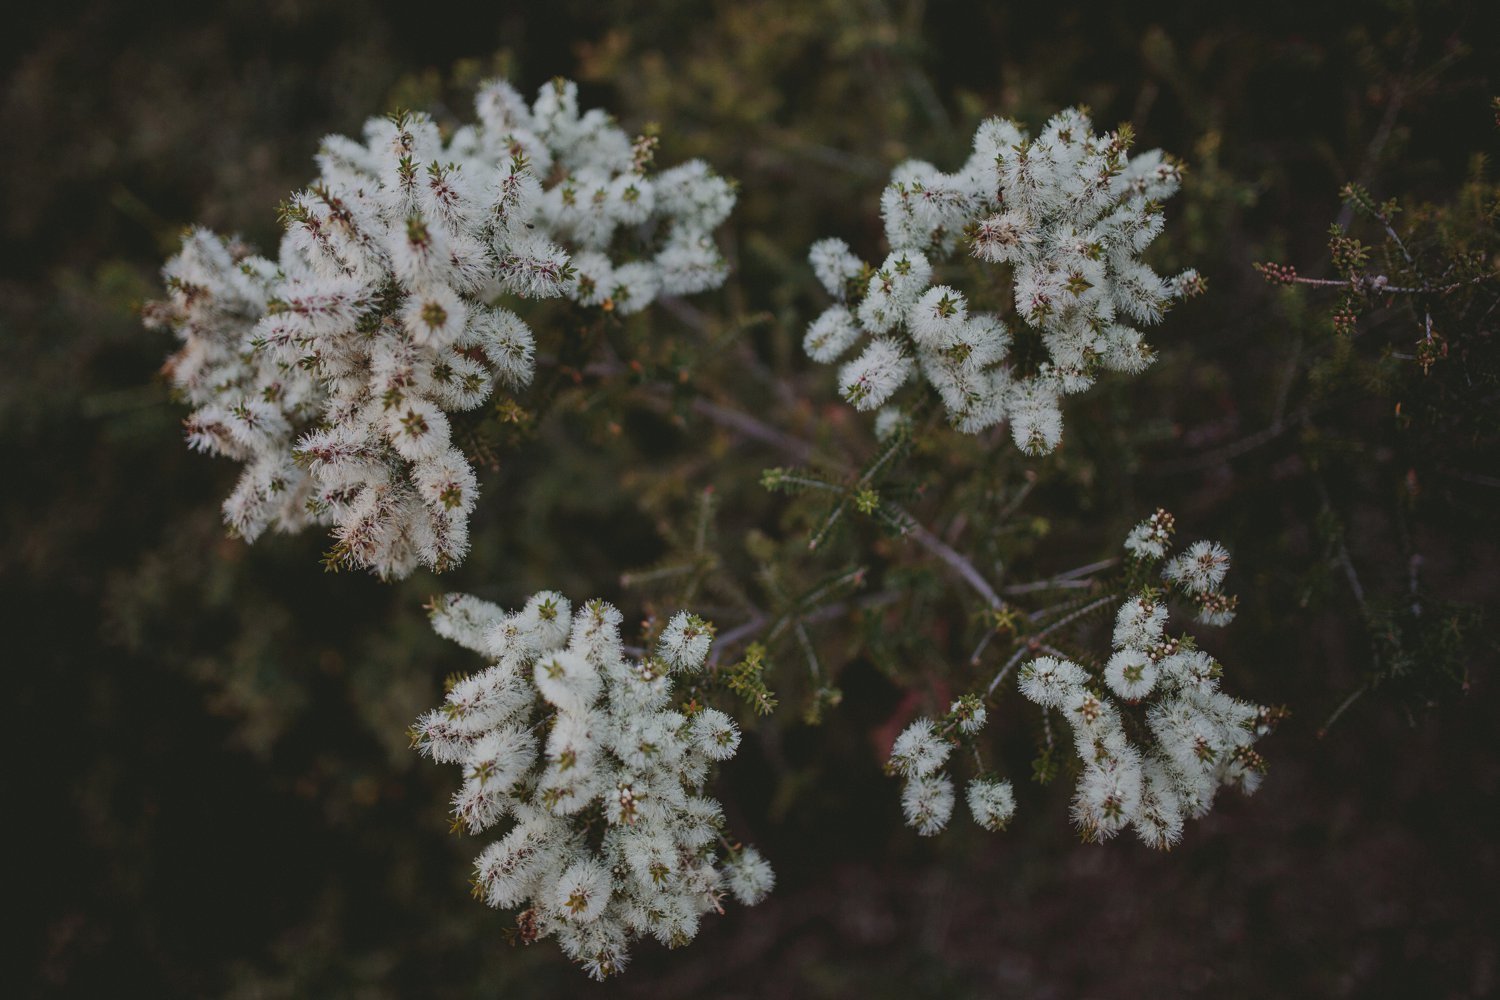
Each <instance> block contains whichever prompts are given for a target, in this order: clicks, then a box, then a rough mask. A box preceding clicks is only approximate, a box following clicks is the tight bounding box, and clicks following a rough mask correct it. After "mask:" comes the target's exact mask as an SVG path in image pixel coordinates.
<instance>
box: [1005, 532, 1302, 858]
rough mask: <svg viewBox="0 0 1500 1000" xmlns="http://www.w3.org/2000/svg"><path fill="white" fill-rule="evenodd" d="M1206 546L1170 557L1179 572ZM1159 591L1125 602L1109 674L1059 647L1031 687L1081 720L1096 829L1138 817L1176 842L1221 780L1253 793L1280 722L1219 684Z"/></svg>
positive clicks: (1138, 826)
mask: <svg viewBox="0 0 1500 1000" xmlns="http://www.w3.org/2000/svg"><path fill="white" fill-rule="evenodd" d="M1152 521H1155V522H1156V525H1157V529H1158V530H1159V529H1160V526H1161V524H1162V523H1163V522H1165V523H1167V524H1170V516H1169V515H1165V514H1164V513H1163V512H1160V511H1158V512H1157V515H1156V516H1155V518H1153V519H1152V520H1148V521H1147V522H1145V524H1144V525H1143V526H1142V528H1147V529H1149V528H1150V526H1151V525H1152ZM1140 530H1141V528H1138V529H1137V531H1140ZM1167 530H1170V529H1167ZM1163 533H1164V532H1163ZM1132 538H1136V536H1135V533H1132ZM1136 541H1137V542H1139V539H1138V538H1136ZM1127 544H1129V543H1127ZM1200 544H1203V545H1208V544H1209V543H1200ZM1196 550H1197V546H1195V547H1194V549H1193V550H1190V551H1189V553H1187V554H1185V555H1187V556H1189V557H1190V558H1189V559H1188V562H1186V563H1184V564H1183V568H1180V569H1174V567H1177V566H1178V560H1180V559H1182V558H1183V557H1182V556H1179V557H1178V559H1174V560H1173V561H1172V562H1171V563H1169V564H1168V569H1167V576H1168V577H1169V578H1172V577H1175V576H1178V575H1180V574H1184V573H1187V572H1189V570H1190V568H1191V567H1196V566H1198V565H1199V557H1198V556H1194V555H1193V552H1195V551H1196ZM1133 551H1138V548H1137V549H1133ZM1205 551H1206V552H1207V551H1211V552H1212V554H1214V557H1215V561H1214V563H1213V570H1212V576H1213V580H1212V583H1213V586H1214V587H1215V588H1216V587H1217V585H1218V584H1219V582H1221V581H1222V579H1223V575H1224V572H1225V571H1227V570H1228V557H1227V555H1224V552H1223V549H1222V548H1219V547H1218V546H1217V545H1212V546H1211V548H1210V549H1207V550H1205ZM1164 552H1165V549H1164V548H1163V554H1164ZM1195 582H1201V581H1195ZM1215 592H1217V591H1215ZM1158 596H1159V592H1157V591H1148V592H1146V593H1144V594H1142V595H1141V596H1138V597H1132V598H1130V599H1129V600H1127V601H1125V603H1124V604H1122V605H1121V606H1120V610H1119V613H1118V615H1117V617H1116V620H1115V629H1114V641H1113V646H1114V652H1113V653H1112V654H1111V655H1110V658H1109V660H1108V661H1107V662H1106V663H1105V665H1104V668H1103V671H1102V683H1101V682H1100V678H1097V677H1095V676H1094V675H1093V674H1091V673H1090V672H1089V671H1088V670H1086V669H1084V668H1083V667H1082V666H1080V665H1079V664H1077V663H1074V662H1071V661H1069V660H1065V659H1060V658H1057V657H1052V656H1043V657H1039V658H1037V659H1035V660H1033V661H1031V662H1030V663H1029V664H1027V665H1026V666H1025V667H1023V668H1022V670H1021V674H1020V689H1021V693H1022V694H1024V695H1025V696H1026V697H1027V698H1029V699H1030V700H1031V701H1033V702H1035V703H1036V704H1038V705H1040V706H1042V707H1043V708H1044V709H1048V710H1051V711H1056V712H1059V713H1060V714H1061V715H1062V716H1063V717H1064V718H1065V719H1066V720H1067V722H1068V724H1069V725H1070V726H1071V727H1072V730H1073V742H1074V747H1075V749H1076V750H1077V753H1078V756H1079V758H1080V759H1081V761H1082V764H1083V772H1082V774H1081V775H1080V777H1079V780H1078V787H1077V790H1076V793H1075V795H1074V798H1073V819H1074V821H1075V822H1076V823H1077V825H1078V827H1079V829H1080V830H1081V831H1082V832H1083V833H1084V835H1085V836H1086V837H1089V838H1090V839H1095V840H1104V839H1107V838H1109V837H1112V836H1114V835H1115V834H1116V833H1118V832H1120V831H1121V830H1122V829H1124V828H1125V827H1126V826H1133V827H1134V828H1135V830H1136V832H1137V834H1139V836H1140V838H1141V839H1142V840H1143V841H1144V842H1145V843H1147V844H1149V845H1151V846H1153V847H1158V848H1167V847H1171V846H1172V845H1173V844H1175V843H1176V842H1177V841H1178V839H1179V838H1180V837H1181V836H1182V827H1183V823H1184V821H1185V820H1186V819H1188V818H1197V817H1200V816H1202V815H1204V814H1205V813H1207V812H1208V810H1209V808H1210V807H1211V806H1212V805H1213V800H1214V797H1215V795H1216V794H1217V792H1218V789H1219V788H1220V786H1222V785H1238V786H1239V787H1240V788H1241V789H1242V790H1243V791H1244V792H1245V793H1246V794H1249V793H1251V792H1254V791H1255V789H1256V788H1257V787H1259V785H1260V780H1261V775H1262V772H1263V771H1264V762H1263V761H1262V759H1261V757H1260V755H1259V754H1258V753H1256V752H1255V750H1254V749H1253V744H1254V743H1255V741H1256V740H1257V739H1258V738H1259V737H1260V736H1262V735H1264V734H1265V733H1267V732H1269V731H1270V725H1271V721H1272V718H1273V715H1272V713H1271V712H1270V711H1269V710H1267V709H1264V708H1262V707H1261V706H1258V705H1253V704H1250V703H1249V702H1245V701H1241V700H1239V699H1236V698H1233V697H1230V696H1229V695H1227V694H1225V693H1224V692H1223V691H1221V690H1220V689H1219V677H1220V674H1221V673H1222V668H1221V667H1220V665H1219V663H1218V662H1217V661H1215V660H1214V658H1213V657H1211V656H1209V655H1208V654H1207V653H1205V652H1203V651H1202V650H1199V649H1197V648H1196V647H1195V645H1194V643H1193V642H1192V640H1191V639H1190V638H1189V637H1187V636H1176V637H1173V636H1169V635H1168V634H1167V633H1166V622H1167V609H1166V607H1165V606H1163V604H1161V603H1159V601H1158V599H1157V598H1158ZM1122 705H1123V706H1128V707H1130V709H1131V710H1132V711H1135V712H1138V713H1140V714H1141V715H1142V716H1143V718H1144V726H1143V727H1142V728H1141V730H1140V731H1141V732H1143V733H1147V734H1149V737H1150V742H1149V745H1146V746H1137V745H1136V744H1135V743H1133V742H1132V741H1131V738H1130V736H1129V735H1128V733H1127V730H1126V727H1125V708H1123V707H1122Z"/></svg>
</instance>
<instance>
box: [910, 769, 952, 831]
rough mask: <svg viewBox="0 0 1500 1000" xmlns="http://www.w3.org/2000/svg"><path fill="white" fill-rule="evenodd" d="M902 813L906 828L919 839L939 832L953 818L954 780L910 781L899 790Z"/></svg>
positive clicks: (937, 776) (926, 778)
mask: <svg viewBox="0 0 1500 1000" xmlns="http://www.w3.org/2000/svg"><path fill="white" fill-rule="evenodd" d="M901 811H902V812H903V813H904V814H905V815H906V825H907V826H910V827H914V828H915V829H916V831H917V832H918V833H919V834H921V835H922V836H924V837H931V836H934V835H936V834H939V833H941V832H942V831H943V828H944V827H946V826H947V825H948V819H949V818H950V817H951V816H952V815H953V779H951V778H949V777H948V776H947V775H946V774H925V775H918V776H916V777H913V778H910V779H909V780H908V781H907V782H906V786H905V787H904V788H903V789H902V790H901Z"/></svg>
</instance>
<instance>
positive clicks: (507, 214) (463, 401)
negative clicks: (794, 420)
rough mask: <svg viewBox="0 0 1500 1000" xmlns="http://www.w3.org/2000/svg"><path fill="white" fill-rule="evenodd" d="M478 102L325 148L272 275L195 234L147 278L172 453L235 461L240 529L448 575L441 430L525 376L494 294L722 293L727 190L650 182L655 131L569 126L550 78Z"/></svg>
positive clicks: (697, 175)
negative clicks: (315, 526)
mask: <svg viewBox="0 0 1500 1000" xmlns="http://www.w3.org/2000/svg"><path fill="white" fill-rule="evenodd" d="M476 104H477V108H478V116H479V122H478V124H476V125H469V126H464V127H462V128H459V129H457V130H456V131H454V132H453V133H452V134H451V135H450V136H448V137H447V138H446V139H445V138H444V137H443V135H442V133H441V132H440V130H439V128H438V126H437V124H436V123H435V122H434V121H432V120H431V119H430V118H429V117H427V116H425V115H421V114H407V113H402V114H398V115H395V116H392V117H391V118H389V119H378V118H377V119H371V120H370V121H369V122H367V123H366V125H365V131H364V139H363V141H356V140H354V139H350V138H346V137H344V136H329V137H328V138H327V139H325V140H324V142H323V147H322V150H321V152H320V153H319V154H318V157H317V159H318V165H319V167H320V169H321V174H320V176H319V178H318V179H317V181H316V182H315V183H313V184H312V185H310V186H309V187H308V188H307V189H306V190H305V191H301V192H299V193H297V194H295V195H293V196H292V198H291V200H290V201H289V202H288V203H287V204H286V205H285V206H284V207H283V216H284V221H285V224H286V234H285V237H284V238H283V240H282V243H281V247H280V252H279V256H278V258H277V260H275V261H271V260H267V259H265V258H262V257H256V256H253V255H252V254H251V252H250V251H249V249H248V248H246V247H243V246H239V245H236V244H232V243H229V242H226V241H224V240H222V239H220V238H218V237H216V236H214V235H212V234H210V233H207V232H205V231H202V230H196V231H194V232H192V233H190V234H189V235H188V236H187V237H186V239H185V240H184V243H183V247H182V251H181V252H180V253H179V254H178V255H177V256H175V257H173V258H172V259H171V260H170V261H169V262H168V263H167V265H166V268H165V270H164V275H165V278H166V283H167V287H168V293H169V295H168V298H167V300H165V301H163V302H158V303H154V304H152V305H151V306H150V307H149V308H148V309H147V312H146V319H147V321H148V323H150V324H152V325H155V326H160V327H168V328H171V329H172V330H173V331H174V332H175V333H176V334H177V336H178V337H179V338H180V339H181V340H182V342H183V343H182V347H181V349H180V350H179V351H178V352H177V353H176V354H175V355H174V356H173V357H172V359H171V360H170V362H169V364H168V370H169V371H170V373H171V376H172V379H173V381H174V383H175V384H176V386H177V387H178V388H179V389H181V390H182V391H183V392H184V393H185V394H186V395H187V397H188V399H189V401H190V402H192V403H193V405H194V406H196V407H197V409H196V410H195V411H194V412H193V414H192V415H191V416H190V417H189V418H188V420H187V430H188V438H189V441H190V443H191V444H192V445H193V446H194V447H196V448H199V449H202V450H206V451H212V452H215V453H218V454H222V455H225V456H227V457H229V458H233V459H236V460H239V461H241V462H243V463H244V464H245V470H244V473H243V475H242V476H241V479H240V481H239V484H238V485H237V486H236V487H235V490H234V492H233V493H232V494H231V495H230V497H229V498H228V500H226V501H225V504H224V515H225V520H226V522H227V523H228V524H229V525H230V526H231V527H232V528H233V529H234V530H236V531H237V532H238V533H239V534H240V535H242V536H244V537H245V538H247V539H250V540H253V539H254V538H255V537H257V536H258V535H260V534H261V533H262V532H263V531H265V530H266V529H267V528H271V527H274V528H277V529H280V530H284V531H295V530H297V529H300V528H301V527H303V526H304V525H305V524H307V523H308V522H309V521H310V520H315V521H318V522H320V523H331V524H332V525H334V530H335V535H336V537H337V540H338V541H337V546H336V548H335V554H336V556H337V557H338V559H339V560H340V561H341V562H343V563H347V564H350V565H358V566H363V567H367V568H370V569H372V570H374V571H375V572H377V573H379V574H380V575H382V576H387V577H389V576H404V575H406V574H408V573H410V572H411V571H412V570H413V569H415V568H416V566H418V565H419V564H425V565H427V566H430V567H432V568H433V569H437V570H441V569H444V568H446V567H448V566H451V565H453V564H455V563H457V562H458V561H460V560H461V559H462V558H463V556H464V554H465V552H466V551H467V548H468V515H469V512H470V511H471V510H472V508H473V506H474V502H475V498H476V494H477V484H476V481H475V477H474V473H473V470H472V469H471V468H470V466H469V463H468V461H467V460H466V459H465V457H464V454H463V452H462V451H461V450H460V449H459V448H458V447H456V446H455V444H454V441H453V433H452V427H451V425H450V418H449V415H450V414H453V413H456V412H459V411H468V410H474V409H476V408H478V407H480V406H482V405H483V404H484V403H485V402H486V401H487V400H488V399H489V398H490V396H491V394H492V392H493V390H494V388H495V386H496V385H497V384H499V385H502V386H505V387H507V388H513V389H514V388H518V387H521V386H524V385H526V384H527V383H528V382H530V380H531V378H532V375H533V372H534V370H535V361H534V358H533V354H534V349H535V343H534V339H533V337H532V333H531V330H530V329H529V328H528V327H527V325H526V324H525V323H524V322H523V321H522V320H521V319H520V318H519V317H518V316H516V315H515V314H514V313H513V312H510V311H509V310H507V309H504V308H502V307H500V306H499V305H498V302H499V300H500V299H501V297H502V296H503V295H507V294H508V295H515V296H519V297H521V298H547V297H555V296H566V297H568V298H571V299H573V300H574V301H576V302H578V303H580V304H582V305H585V306H592V307H599V308H604V309H611V310H614V311H617V312H620V313H633V312H636V311H638V310H640V309H643V308H645V307H646V306H647V305H649V304H650V303H651V302H652V301H653V300H654V299H656V298H657V297H658V296H660V295H680V294H688V293H692V292H699V291H703V290H705V289H708V288H713V287H716V286H718V285H720V284H722V283H723V280H724V277H725V275H726V273H727V267H726V265H725V262H724V259H723V257H722V256H721V255H720V254H719V252H718V250H717V248H716V247H715V245H714V242H713V238H712V232H713V230H714V229H715V227H717V226H718V225H719V224H720V223H721V222H722V221H723V220H724V219H725V218H726V217H727V215H728V214H729V211H730V209H731V208H732V207H733V204H734V200H735V195H734V191H733V188H732V187H731V186H730V184H729V183H728V182H727V181H725V180H724V179H722V178H720V177H718V176H716V175H714V174H713V173H712V172H711V171H710V170H709V169H708V167H707V166H706V165H704V164H703V163H702V162H700V161H693V162H690V163H686V164H683V165H681V166H678V167H675V168H673V169H671V170H666V171H663V172H661V173H651V172H650V170H649V167H650V161H651V158H652V152H653V150H654V147H655V140H654V139H649V138H642V139H639V140H636V141H635V142H632V141H631V140H630V138H629V137H628V136H627V135H626V134H625V133H624V132H623V131H621V130H620V129H619V128H618V127H616V126H615V125H614V123H613V122H612V121H611V120H610V118H609V117H608V116H607V115H606V114H605V113H604V112H603V111H600V110H597V109H595V110H591V111H588V112H586V113H580V111H579V108H578V96H577V88H576V86H575V85H574V84H572V83H570V82H567V81H563V80H558V81H555V82H554V83H550V84H547V85H546V86H544V87H543V88H542V90H541V92H540V94H539V95H538V97H537V99H536V100H535V102H533V103H532V104H531V105H529V106H528V105H527V104H526V102H525V101H524V100H522V99H521V97H520V95H519V94H517V93H516V91H515V90H513V89H512V88H511V87H510V86H509V85H508V84H505V83H503V82H495V83H490V84H487V85H485V86H484V87H482V88H481V89H480V91H479V94H478V97H477V101H476ZM544 183H545V186H544ZM617 234H625V235H626V237H628V238H622V239H620V240H616V236H617ZM616 242H619V243H628V244H629V245H630V246H631V247H632V248H637V247H644V248H646V252H647V255H646V256H643V257H639V258H636V259H631V258H629V257H627V256H625V255H623V254H621V253H619V252H616V253H615V255H614V256H611V251H612V248H613V246H614V244H615V243H616ZM569 249H571V250H572V251H573V252H572V254H571V256H570V253H569Z"/></svg>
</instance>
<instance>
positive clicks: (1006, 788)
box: [964, 778, 1016, 830]
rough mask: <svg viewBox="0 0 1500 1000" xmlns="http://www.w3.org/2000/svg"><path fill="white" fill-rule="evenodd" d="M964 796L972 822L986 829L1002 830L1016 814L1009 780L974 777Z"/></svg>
mask: <svg viewBox="0 0 1500 1000" xmlns="http://www.w3.org/2000/svg"><path fill="white" fill-rule="evenodd" d="M964 797H965V798H966V799H968V802H969V814H970V815H972V816H973V817H974V822H976V823H978V824H979V825H980V826H982V827H984V828H985V829H986V830H1004V829H1005V828H1006V826H1007V825H1009V823H1010V821H1011V817H1013V816H1014V815H1015V814H1016V793H1015V790H1014V789H1012V788H1011V785H1010V782H1009V781H1000V780H996V779H993V778H975V779H973V780H972V781H970V782H969V787H968V789H967V790H966V791H965V793H964Z"/></svg>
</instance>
